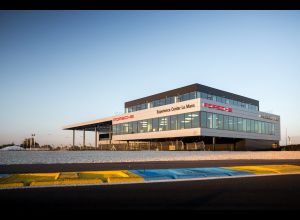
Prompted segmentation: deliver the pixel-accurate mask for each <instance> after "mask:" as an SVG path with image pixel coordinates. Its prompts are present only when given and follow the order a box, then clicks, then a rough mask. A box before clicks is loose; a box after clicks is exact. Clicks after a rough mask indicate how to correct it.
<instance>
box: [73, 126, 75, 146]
mask: <svg viewBox="0 0 300 220" xmlns="http://www.w3.org/2000/svg"><path fill="white" fill-rule="evenodd" d="M74 146H75V130H73V147H74Z"/></svg>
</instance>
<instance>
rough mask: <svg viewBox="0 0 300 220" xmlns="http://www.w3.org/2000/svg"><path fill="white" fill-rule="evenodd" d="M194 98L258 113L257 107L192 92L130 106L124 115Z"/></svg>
mask: <svg viewBox="0 0 300 220" xmlns="http://www.w3.org/2000/svg"><path fill="white" fill-rule="evenodd" d="M196 98H203V99H208V100H214V101H216V102H220V103H224V104H229V105H235V106H238V107H240V108H245V109H250V110H255V111H258V106H256V105H252V104H249V103H244V102H240V101H237V100H231V99H227V98H225V97H220V96H215V95H212V94H207V93H204V92H199V91H194V92H189V93H185V94H182V95H179V96H172V97H166V98H163V99H159V100H154V101H152V102H150V103H149V105H148V103H143V104H140V105H136V106H131V107H129V108H125V113H129V112H135V111H139V110H144V109H147V108H148V107H150V108H154V107H158V106H163V105H169V104H173V103H175V102H183V101H187V100H191V99H196ZM176 100H177V101H176Z"/></svg>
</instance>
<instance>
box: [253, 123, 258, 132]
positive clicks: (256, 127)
mask: <svg viewBox="0 0 300 220" xmlns="http://www.w3.org/2000/svg"><path fill="white" fill-rule="evenodd" d="M254 124H255V125H254V126H255V133H258V121H254Z"/></svg>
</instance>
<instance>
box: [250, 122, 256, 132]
mask: <svg viewBox="0 0 300 220" xmlns="http://www.w3.org/2000/svg"><path fill="white" fill-rule="evenodd" d="M251 132H252V133H254V132H255V123H254V120H251Z"/></svg>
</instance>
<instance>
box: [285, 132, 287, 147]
mask: <svg viewBox="0 0 300 220" xmlns="http://www.w3.org/2000/svg"><path fill="white" fill-rule="evenodd" d="M285 146H287V128H286V129H285Z"/></svg>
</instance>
